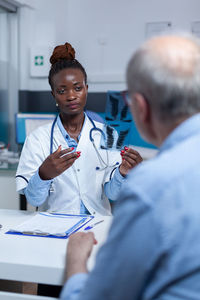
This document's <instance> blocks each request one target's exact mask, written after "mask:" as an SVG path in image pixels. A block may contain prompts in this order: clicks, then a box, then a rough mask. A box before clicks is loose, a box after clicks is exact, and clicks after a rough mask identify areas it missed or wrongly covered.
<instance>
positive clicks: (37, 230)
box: [5, 212, 94, 239]
mask: <svg viewBox="0 0 200 300" xmlns="http://www.w3.org/2000/svg"><path fill="white" fill-rule="evenodd" d="M93 218H94V216H92V215H83V214H81V215H73V214H62V213H47V212H39V213H37V214H35V215H34V216H33V217H31V218H30V219H28V220H26V221H25V222H23V223H21V224H19V225H17V226H15V227H14V228H12V229H10V230H9V231H7V232H5V234H14V235H22V236H34V237H48V238H58V239H67V238H68V237H69V236H70V235H71V234H72V233H74V232H76V231H78V230H79V229H80V228H82V227H83V226H84V225H86V224H87V223H88V222H89V221H91V220H92V219H93ZM52 229H53V231H52Z"/></svg>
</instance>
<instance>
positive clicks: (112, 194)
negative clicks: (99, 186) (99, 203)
mask: <svg viewBox="0 0 200 300" xmlns="http://www.w3.org/2000/svg"><path fill="white" fill-rule="evenodd" d="M124 180H126V179H125V178H124V177H123V176H122V175H121V174H120V172H119V169H118V168H117V169H116V171H115V173H114V175H113V177H112V179H111V180H110V181H109V182H106V183H105V184H104V192H105V194H106V196H107V197H108V198H109V199H110V200H113V201H114V200H116V199H117V196H118V194H119V191H120V189H121V185H122V183H123V182H124Z"/></svg>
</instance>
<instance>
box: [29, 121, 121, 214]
mask: <svg viewBox="0 0 200 300" xmlns="http://www.w3.org/2000/svg"><path fill="white" fill-rule="evenodd" d="M84 124H85V121H84ZM84 124H83V126H84ZM57 125H58V127H59V129H60V131H61V133H62V135H63V137H64V138H65V139H66V141H67V143H68V146H69V147H74V151H76V148H77V145H78V144H77V142H76V141H75V140H74V139H72V138H71V137H70V136H69V134H68V133H67V131H66V130H65V128H64V126H63V125H62V122H61V119H60V117H59V116H58V118H57ZM80 137H81V132H80V134H79V136H78V140H80ZM124 180H125V178H124V177H123V176H122V175H121V174H120V172H119V169H118V168H117V169H116V170H115V172H114V174H113V177H112V179H111V180H110V181H109V182H106V183H105V185H104V191H105V194H106V196H107V197H108V198H109V199H112V200H116V198H117V195H118V193H119V190H120V188H121V184H122V182H123V181H124ZM51 182H52V180H42V179H41V178H40V176H39V174H38V171H37V172H36V173H35V174H34V175H33V176H32V177H31V179H30V180H29V183H28V185H27V187H26V188H25V189H24V194H25V196H26V199H27V200H28V202H29V203H30V204H31V205H32V206H40V205H41V204H42V203H43V202H44V199H46V198H47V196H48V193H49V189H50V186H51ZM35 191H37V193H35ZM80 213H81V214H85V213H86V214H89V212H88V210H87V208H86V207H85V206H84V204H83V202H82V201H81V205H80Z"/></svg>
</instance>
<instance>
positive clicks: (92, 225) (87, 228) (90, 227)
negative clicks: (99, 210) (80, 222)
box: [84, 220, 104, 230]
mask: <svg viewBox="0 0 200 300" xmlns="http://www.w3.org/2000/svg"><path fill="white" fill-rule="evenodd" d="M103 221H104V220H101V221H98V222H96V223H94V224H91V225H90V226H87V227H86V228H85V229H84V230H89V229H92V228H93V227H94V226H96V225H98V224H100V223H102V222H103Z"/></svg>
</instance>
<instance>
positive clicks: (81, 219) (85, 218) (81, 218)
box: [6, 212, 94, 239]
mask: <svg viewBox="0 0 200 300" xmlns="http://www.w3.org/2000/svg"><path fill="white" fill-rule="evenodd" d="M39 214H40V215H44V216H46V217H51V218H52V219H53V218H54V217H59V218H71V217H77V223H76V224H75V225H74V226H72V227H70V228H67V229H66V231H65V234H66V235H65V236H59V235H53V234H46V233H44V234H43V233H41V232H40V233H38V232H34V231H29V232H28V231H27V232H20V231H12V230H9V231H7V232H6V234H15V235H22V236H34V237H48V238H58V239H67V238H68V237H69V236H70V235H71V234H72V233H74V232H76V231H78V230H79V229H80V228H82V227H83V226H85V225H86V224H87V223H88V222H89V221H90V220H92V219H93V218H94V216H92V215H84V214H82V215H72V214H61V213H50V214H48V215H47V214H45V213H42V212H40V213H39Z"/></svg>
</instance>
